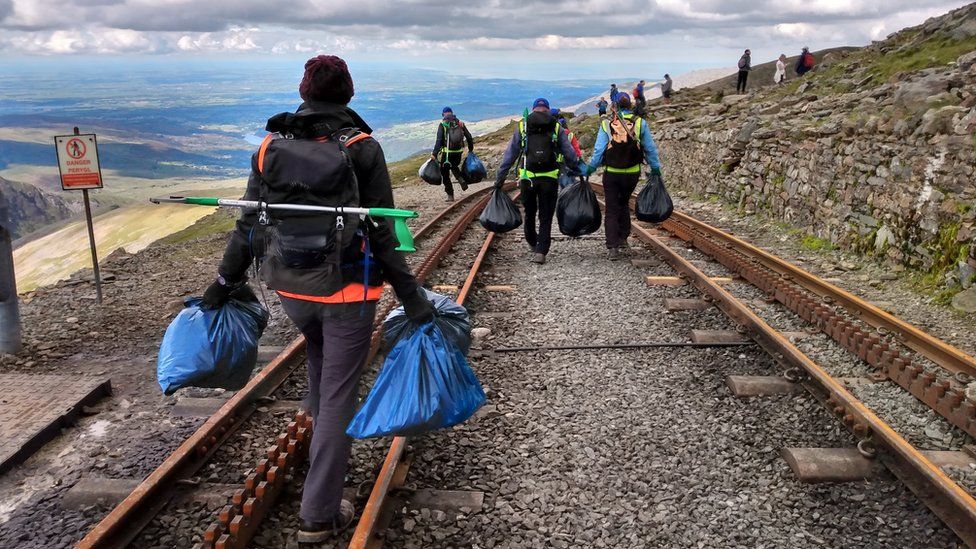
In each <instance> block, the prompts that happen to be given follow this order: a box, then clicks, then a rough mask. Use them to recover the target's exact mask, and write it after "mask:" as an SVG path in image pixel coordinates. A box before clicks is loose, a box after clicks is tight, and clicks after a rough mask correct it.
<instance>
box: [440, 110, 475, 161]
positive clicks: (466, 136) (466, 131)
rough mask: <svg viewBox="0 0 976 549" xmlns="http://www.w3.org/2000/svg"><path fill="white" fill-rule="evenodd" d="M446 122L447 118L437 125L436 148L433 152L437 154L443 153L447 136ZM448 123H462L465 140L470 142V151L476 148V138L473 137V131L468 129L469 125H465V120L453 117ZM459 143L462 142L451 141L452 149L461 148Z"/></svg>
mask: <svg viewBox="0 0 976 549" xmlns="http://www.w3.org/2000/svg"><path fill="white" fill-rule="evenodd" d="M445 122H447V121H446V120H445V121H442V122H441V123H440V124H438V125H437V139H436V140H434V150H433V151H432V152H433V154H435V155H438V154H440V153H441V149H443V148H444V139H445V136H444V123H445ZM448 123H449V124H452V125H453V124H460V125H461V129H462V130H464V140H465V141H467V143H468V152H470V151H472V150H474V138H473V137H471V132H469V131H468V127H467V126H465V125H464V122H461V121H460V120H458V119H457V118H452V119H451V121H450V122H448ZM459 145H461V143H451V148H452V149H460V148H461V147H460V146H459Z"/></svg>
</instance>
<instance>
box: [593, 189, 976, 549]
mask: <svg viewBox="0 0 976 549" xmlns="http://www.w3.org/2000/svg"><path fill="white" fill-rule="evenodd" d="M594 186H595V188H596V189H597V190H598V191H602V186H601V185H599V184H595V185H594ZM632 204H633V202H632ZM660 227H661V229H663V230H664V231H666V233H667V234H668V235H670V236H672V237H674V238H677V239H680V241H682V242H683V243H685V244H686V245H687V246H693V247H694V248H696V249H698V250H700V251H701V252H702V253H704V254H705V255H707V256H709V257H711V258H713V259H714V260H716V261H718V262H719V263H721V264H722V265H723V266H724V267H725V268H726V269H728V270H729V272H730V273H732V274H733V275H734V276H735V277H737V278H741V279H742V280H744V281H746V282H748V283H750V284H752V285H754V286H755V287H757V288H758V289H759V290H761V291H762V292H764V293H765V294H766V295H767V296H768V300H769V301H775V302H778V303H781V304H782V305H784V306H785V307H787V308H788V309H789V310H791V311H793V312H794V313H795V314H796V315H797V316H798V317H800V318H801V319H803V320H804V321H806V322H807V323H808V324H809V325H810V327H811V328H813V329H814V330H817V331H820V332H822V333H824V334H826V335H828V336H829V337H830V338H831V339H833V340H834V341H835V342H837V343H838V344H839V345H840V346H841V347H843V348H845V349H847V350H848V351H849V352H850V353H851V354H852V355H853V356H855V357H857V358H858V359H860V360H862V361H864V362H865V363H867V364H868V365H870V366H871V367H872V368H873V369H874V370H875V371H874V373H873V374H872V375H871V378H872V380H873V381H875V382H891V383H896V384H897V385H899V386H900V387H902V388H903V389H905V390H906V391H907V392H909V393H910V394H911V395H913V396H914V397H916V398H917V399H918V400H920V401H921V402H923V403H925V404H926V405H927V406H929V407H930V408H931V409H932V410H934V411H935V412H937V413H938V414H939V415H941V416H942V417H943V418H945V419H946V420H947V421H949V422H950V423H951V424H952V425H954V426H956V427H957V428H959V429H961V430H963V431H964V432H966V433H967V434H969V435H970V436H973V435H974V434H976V402H974V401H973V400H972V399H970V398H968V397H967V396H966V384H967V383H968V382H970V381H972V380H973V379H974V376H976V360H974V359H973V357H970V356H968V355H967V354H966V353H964V352H962V351H961V350H959V349H957V348H955V347H953V346H951V345H949V344H947V343H945V342H943V341H941V340H939V339H938V338H936V337H933V336H931V335H930V334H927V333H925V332H924V331H922V330H920V329H918V328H916V327H915V326H912V325H911V324H909V323H908V322H905V321H904V320H902V319H899V318H897V317H895V316H894V315H891V314H889V313H887V312H885V311H883V310H881V309H879V308H878V307H876V306H874V305H872V304H871V303H869V302H867V301H864V300H862V299H860V298H858V297H857V296H855V295H853V294H851V293H849V292H846V291H844V290H842V289H840V288H838V287H836V286H834V285H832V284H830V283H828V282H826V281H824V280H822V279H820V278H819V277H816V276H814V275H812V274H810V273H808V272H806V271H805V270H803V269H801V268H799V267H797V266H795V265H792V264H790V263H788V262H786V261H783V260H782V259H780V258H778V257H776V256H774V255H772V254H770V253H768V252H765V251H763V250H760V249H758V248H756V247H754V246H752V245H750V244H748V243H747V242H744V241H742V240H740V239H738V238H736V237H734V236H732V235H730V234H728V233H725V232H723V231H721V230H719V229H717V228H715V227H712V226H710V225H708V224H706V223H704V222H702V221H700V220H697V219H694V218H693V217H691V216H689V215H686V214H683V213H681V212H675V214H674V215H673V216H672V217H671V218H670V219H669V220H667V221H665V222H664V223H663V224H661V225H660ZM634 232H635V234H636V236H637V238H638V239H640V240H641V241H642V242H643V243H645V244H646V245H648V246H649V247H650V248H652V249H653V250H654V251H655V252H656V253H657V254H658V255H659V256H660V257H661V258H662V259H664V261H665V262H666V263H667V264H668V265H670V266H671V268H673V269H674V270H675V271H676V272H677V273H678V274H679V276H680V277H681V278H682V279H684V280H685V281H687V282H688V283H689V284H691V285H693V286H694V287H696V288H697V289H698V290H699V291H700V292H701V293H702V294H703V295H704V296H706V298H707V299H708V300H709V301H711V302H712V303H713V304H714V305H715V306H717V307H718V308H719V309H720V310H722V311H723V312H724V313H725V314H726V315H728V317H729V318H730V319H732V320H733V321H734V322H735V323H736V324H738V326H739V327H740V330H741V331H742V332H743V333H746V334H748V335H749V336H750V337H751V338H752V339H754V340H755V341H756V342H757V343H759V344H760V345H761V346H762V347H763V348H764V349H765V350H766V351H767V352H768V353H769V354H770V355H771V356H772V357H774V358H775V359H776V360H777V361H778V362H779V363H781V364H782V365H783V366H784V367H785V368H786V369H787V374H786V375H787V376H788V378H789V379H790V380H791V381H797V382H802V385H803V387H804V388H805V389H807V390H808V391H809V392H810V393H812V394H813V395H814V396H815V397H816V398H817V399H818V400H820V401H821V402H822V403H823V404H824V405H825V406H826V407H827V409H828V410H829V411H830V412H831V413H833V414H834V415H835V416H836V417H837V418H838V419H840V420H841V421H842V422H843V424H844V426H845V427H847V428H848V429H849V430H850V432H851V433H853V434H854V436H855V437H857V438H858V439H859V443H858V450H859V451H860V452H861V454H862V455H863V456H865V457H866V458H869V459H877V460H878V461H880V462H881V463H883V464H884V466H885V467H886V468H887V469H888V470H890V471H891V472H892V473H893V474H894V475H895V476H896V477H898V478H899V479H900V480H901V481H902V482H903V483H904V484H905V485H906V486H908V487H909V489H910V490H912V492H914V493H915V495H916V496H918V498H919V499H920V500H921V501H922V502H924V503H925V505H926V506H927V507H929V508H930V509H931V510H932V511H933V512H934V513H935V514H936V515H937V516H938V517H939V518H940V519H941V520H942V521H943V522H945V524H946V525H947V526H949V527H950V528H951V529H952V530H953V531H954V532H955V533H956V535H958V536H959V538H960V539H961V540H963V542H965V543H966V544H967V545H968V546H969V547H976V499H974V497H973V494H971V493H969V492H967V491H966V490H965V489H963V488H962V487H961V486H959V484H957V483H956V482H955V481H954V480H953V479H952V478H950V477H949V475H947V474H946V473H945V472H944V471H943V469H942V468H941V467H940V466H939V465H938V464H937V463H935V462H934V461H933V456H934V455H935V454H933V453H927V452H923V451H922V450H919V449H918V448H916V447H915V446H913V445H912V444H911V443H909V442H908V440H906V438H905V437H904V436H902V435H901V434H899V433H898V432H897V431H896V430H895V429H894V428H892V427H891V426H890V425H889V424H888V423H886V422H885V421H884V420H882V419H881V418H880V417H879V416H878V415H877V414H876V413H875V412H874V411H872V410H871V409H870V408H869V407H868V406H867V405H866V404H865V403H863V402H862V401H861V400H860V399H859V398H858V397H856V396H855V395H854V394H853V393H852V392H851V390H850V389H849V388H848V386H847V385H846V384H845V383H844V382H843V381H841V380H839V379H837V378H835V377H834V376H832V375H830V374H829V373H828V372H827V371H826V370H825V369H824V368H823V367H821V366H820V365H818V364H817V363H816V362H815V361H814V360H812V359H810V358H809V357H808V356H807V355H806V354H804V353H803V352H802V351H801V350H800V349H799V348H797V346H796V345H794V343H793V342H792V341H790V339H789V338H788V337H787V336H785V335H784V334H783V333H781V332H779V331H778V330H776V329H774V328H773V327H772V326H770V324H768V323H767V322H765V321H764V320H763V319H762V318H760V316H759V315H757V314H756V312H754V311H753V310H751V309H750V308H749V307H748V306H747V305H746V304H745V303H743V302H742V301H741V300H739V299H737V298H736V297H735V296H734V295H733V294H732V293H731V292H730V291H728V290H727V289H726V288H724V287H723V285H722V283H720V282H718V281H716V280H715V277H712V276H708V275H707V274H705V273H704V272H702V270H701V269H699V268H698V267H696V266H695V265H694V264H693V263H692V262H691V261H689V260H688V259H687V258H685V257H683V256H682V254H680V253H679V252H677V251H676V250H675V249H674V248H673V247H672V246H670V245H669V244H668V242H667V240H666V237H664V235H661V234H659V233H657V231H654V230H650V229H648V228H646V227H643V226H641V224H639V223H638V224H635V225H634ZM959 457H962V458H963V461H967V460H968V458H971V457H972V456H959Z"/></svg>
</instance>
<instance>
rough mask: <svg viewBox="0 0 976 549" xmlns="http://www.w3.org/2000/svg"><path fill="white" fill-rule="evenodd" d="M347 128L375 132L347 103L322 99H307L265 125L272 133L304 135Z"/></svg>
mask: <svg viewBox="0 0 976 549" xmlns="http://www.w3.org/2000/svg"><path fill="white" fill-rule="evenodd" d="M346 128H359V130H360V131H362V132H365V133H373V129H372V128H371V127H370V126H369V124H367V123H366V121H365V120H363V119H362V117H360V116H359V114H358V113H356V111H354V110H352V109H350V108H349V107H347V106H345V105H337V104H335V103H325V102H321V101H306V102H304V103H302V104H301V106H299V107H298V110H297V111H295V112H283V113H279V114H276V115H274V116H272V117H271V118H269V119H268V124H267V126H265V129H266V130H267V131H269V132H271V133H291V134H294V135H296V136H302V137H308V136H322V135H330V134H333V133H335V132H337V131H339V130H342V129H346Z"/></svg>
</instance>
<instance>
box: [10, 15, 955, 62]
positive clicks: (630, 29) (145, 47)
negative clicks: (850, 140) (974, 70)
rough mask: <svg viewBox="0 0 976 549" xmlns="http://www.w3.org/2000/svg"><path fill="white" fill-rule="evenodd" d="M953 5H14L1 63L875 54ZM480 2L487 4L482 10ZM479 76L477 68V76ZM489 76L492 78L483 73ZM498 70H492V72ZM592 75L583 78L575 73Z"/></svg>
mask: <svg viewBox="0 0 976 549" xmlns="http://www.w3.org/2000/svg"><path fill="white" fill-rule="evenodd" d="M967 3H968V2H965V1H946V0H847V1H844V0H644V1H639V0H596V1H582V0H546V1H543V0H491V1H488V2H480V3H479V2H462V1H459V0H406V1H403V0H352V1H349V0H288V1H286V2H279V1H276V0H0V56H2V57H4V58H7V59H11V58H14V59H17V58H25V57H29V56H38V55H44V56H58V57H63V56H68V55H79V54H80V55H105V56H111V55H119V54H126V55H167V56H179V55H195V56H211V57H213V56H218V57H219V56H229V55H231V54H237V55H239V54H245V55H278V56H287V57H305V56H309V55H311V54H314V53H322V52H328V53H335V54H338V55H343V56H347V57H351V58H352V59H354V60H355V59H363V60H368V59H383V60H391V61H400V62H404V63H405V64H408V65H410V64H412V65H420V66H430V67H438V68H445V67H449V66H451V65H452V64H458V63H461V64H464V65H467V66H470V65H471V64H472V63H479V64H484V65H490V66H492V67H498V68H497V69H492V70H494V71H496V72H504V71H505V66H506V64H511V65H512V66H518V67H520V68H521V69H522V70H525V69H526V68H528V69H529V70H531V67H533V66H534V65H535V66H549V65H552V64H555V65H557V66H560V67H564V68H565V70H571V67H572V66H574V64H576V63H579V64H580V65H581V66H588V67H593V66H599V65H600V63H610V64H612V65H615V66H620V65H626V64H627V63H634V62H635V60H636V61H637V62H639V63H642V64H645V65H646V64H647V63H648V61H649V60H654V61H655V62H656V63H655V64H661V62H662V60H667V61H668V62H670V63H672V64H676V65H681V66H688V67H717V66H726V65H728V66H734V64H735V61H736V59H738V55H739V54H740V53H741V50H742V49H743V48H745V47H749V48H751V49H752V51H753V54H754V57H755V58H756V61H765V60H769V59H772V58H773V57H775V56H776V55H778V54H779V53H780V52H785V53H787V54H789V55H792V54H795V53H797V51H798V50H799V48H800V47H801V46H804V45H809V46H810V47H811V48H813V49H815V50H816V49H821V48H824V47H830V46H838V45H864V44H867V43H869V42H870V41H871V40H877V39H882V38H884V37H885V36H887V35H888V34H890V33H891V32H894V31H896V30H899V29H901V28H903V27H906V26H911V25H916V24H918V23H921V22H922V21H924V20H925V19H926V18H928V17H931V16H933V15H939V14H942V13H944V12H947V11H949V10H950V9H953V8H956V7H960V6H963V5H965V4H967ZM476 5H477V7H476ZM469 68H470V67H469ZM481 70H482V71H484V69H483V68H482V69H481ZM492 70H489V71H488V72H492ZM569 76H570V77H579V76H582V75H569Z"/></svg>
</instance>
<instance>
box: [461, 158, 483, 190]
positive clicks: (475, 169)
mask: <svg viewBox="0 0 976 549" xmlns="http://www.w3.org/2000/svg"><path fill="white" fill-rule="evenodd" d="M461 175H463V176H464V177H465V178H466V179H467V180H468V183H481V182H482V181H484V179H485V178H486V177H488V170H487V169H486V168H485V164H484V163H483V162H482V161H481V159H480V158H478V155H476V154H474V153H473V152H470V153H468V156H466V157H464V162H462V163H461Z"/></svg>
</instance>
